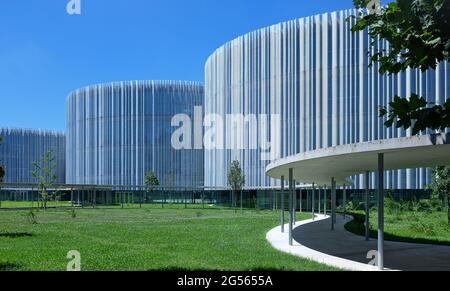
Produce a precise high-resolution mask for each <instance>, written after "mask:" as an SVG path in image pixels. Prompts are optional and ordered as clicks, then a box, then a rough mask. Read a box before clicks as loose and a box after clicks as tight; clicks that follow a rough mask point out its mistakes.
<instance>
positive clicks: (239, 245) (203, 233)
mask: <svg viewBox="0 0 450 291" xmlns="http://www.w3.org/2000/svg"><path fill="white" fill-rule="evenodd" d="M27 213H28V212H27V211H22V212H20V211H0V270H38V271H39V270H55V271H64V270H65V269H66V265H67V263H68V260H67V259H66V255H67V253H68V251H70V250H77V251H79V252H80V253H81V264H82V270H84V271H92V270H101V271H107V270H120V271H122V270H125V271H127V270H232V271H241V270H243V271H244V270H245V271H246V270H294V271H301V270H311V271H315V270H334V269H333V268H330V267H327V266H324V265H320V264H318V263H314V262H311V261H308V260H304V259H301V258H297V257H293V256H290V255H287V254H284V253H281V252H278V251H276V250H274V249H273V248H272V247H271V246H270V244H269V243H268V242H267V241H266V239H265V236H266V233H267V232H268V231H269V230H270V229H271V228H273V227H275V226H276V225H278V224H279V221H278V220H279V214H278V213H275V212H271V211H256V210H246V211H243V212H241V211H237V212H235V211H234V210H227V209H222V210H221V209H206V210H202V209H160V208H157V206H154V207H151V206H145V207H144V209H95V210H94V209H85V210H81V209H78V210H76V217H75V218H74V217H72V215H71V214H70V213H69V212H68V211H64V210H48V211H47V212H43V211H40V212H36V217H37V224H32V223H30V222H29V221H28V218H27ZM303 218H307V217H306V216H305V217H303Z"/></svg>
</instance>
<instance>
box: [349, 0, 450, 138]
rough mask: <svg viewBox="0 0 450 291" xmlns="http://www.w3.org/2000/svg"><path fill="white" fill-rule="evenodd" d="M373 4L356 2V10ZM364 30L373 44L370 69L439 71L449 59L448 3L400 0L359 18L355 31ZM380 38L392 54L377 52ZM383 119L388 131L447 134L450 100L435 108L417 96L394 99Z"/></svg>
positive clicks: (368, 0) (382, 113) (446, 0)
mask: <svg viewBox="0 0 450 291" xmlns="http://www.w3.org/2000/svg"><path fill="white" fill-rule="evenodd" d="M373 2H374V0H354V3H355V6H356V7H357V8H367V7H369V6H370V5H372V4H373ZM371 10H372V9H369V11H371ZM366 29H368V31H369V35H370V36H371V37H372V39H373V40H374V41H373V42H372V46H373V48H374V53H373V54H369V55H370V60H371V65H373V64H374V63H378V64H379V71H380V73H381V74H385V73H389V74H396V73H399V72H402V71H405V70H407V69H408V68H412V69H420V70H422V71H426V70H428V69H436V68H437V65H438V64H439V63H440V62H442V61H449V60H450V0H396V1H394V2H391V3H389V4H388V5H387V6H385V7H383V8H380V9H378V10H377V11H371V13H368V14H360V15H359V16H358V17H357V22H356V24H355V25H354V26H353V27H352V31H353V32H358V31H362V30H366ZM377 39H381V40H386V41H388V42H389V50H379V49H378V48H377V46H376V45H375V44H376V41H377ZM385 116H387V118H388V119H387V121H386V122H385V125H386V126H387V127H392V126H394V125H395V126H396V127H397V128H402V127H403V128H404V129H405V130H406V129H410V128H412V133H413V134H414V135H416V134H419V133H420V132H422V131H425V130H426V129H432V130H440V131H443V130H445V128H448V127H450V99H449V100H447V101H446V102H445V103H444V104H432V103H428V102H427V100H426V99H425V98H423V97H420V96H419V95H417V94H416V93H413V94H412V95H411V96H395V98H394V101H392V102H391V103H390V104H389V106H388V107H384V108H381V109H380V117H385Z"/></svg>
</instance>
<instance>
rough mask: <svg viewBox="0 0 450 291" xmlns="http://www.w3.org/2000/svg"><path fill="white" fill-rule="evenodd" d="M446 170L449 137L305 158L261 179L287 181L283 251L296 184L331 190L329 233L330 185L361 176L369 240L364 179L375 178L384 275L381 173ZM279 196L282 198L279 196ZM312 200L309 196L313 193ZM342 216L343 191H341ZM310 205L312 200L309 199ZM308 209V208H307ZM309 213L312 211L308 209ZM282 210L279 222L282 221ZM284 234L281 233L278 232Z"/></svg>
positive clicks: (333, 216)
mask: <svg viewBox="0 0 450 291" xmlns="http://www.w3.org/2000/svg"><path fill="white" fill-rule="evenodd" d="M449 164H450V133H447V134H436V135H425V136H414V137H406V138H397V139H388V140H379V141H372V142H366V143H359V144H351V145H344V146H338V147H333V148H326V149H321V150H317V151H312V152H306V153H303V154H299V155H296V156H292V157H288V158H285V159H282V160H279V161H277V162H275V163H273V164H270V165H269V166H268V168H267V175H269V176H270V177H272V178H275V179H281V180H282V181H283V183H282V188H283V189H284V179H285V178H286V177H289V190H290V191H289V245H290V246H292V245H293V224H294V217H295V209H296V205H295V199H294V196H297V193H294V189H295V188H296V185H295V183H294V180H295V181H297V182H303V183H310V184H316V185H330V184H331V213H332V214H331V229H332V230H334V229H335V224H336V219H337V217H336V184H342V185H344V186H345V185H348V184H351V183H350V181H347V180H346V179H347V178H348V177H351V176H354V175H358V174H362V173H365V174H366V175H365V183H364V184H365V187H366V203H365V204H366V211H365V212H366V239H369V210H370V209H369V188H368V173H369V172H375V171H376V172H378V189H377V190H378V256H377V257H378V259H377V260H378V267H379V269H380V270H383V269H384V187H385V185H384V171H385V170H398V169H408V168H421V167H436V166H442V165H449ZM282 196H283V195H282ZM313 197H314V191H313ZM343 200H344V202H343V207H344V213H345V205H346V204H345V189H344V199H343ZM313 201H314V198H313ZM313 204H314V202H313ZM313 213H314V208H313ZM283 215H284V209H282V221H283V219H284V217H283ZM283 230H284V229H282V231H283Z"/></svg>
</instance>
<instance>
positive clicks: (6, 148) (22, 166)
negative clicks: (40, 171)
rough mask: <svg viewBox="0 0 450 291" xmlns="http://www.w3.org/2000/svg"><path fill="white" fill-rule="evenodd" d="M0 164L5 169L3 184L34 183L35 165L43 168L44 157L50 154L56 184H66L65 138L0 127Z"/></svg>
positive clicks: (60, 134) (59, 134)
mask: <svg viewBox="0 0 450 291" xmlns="http://www.w3.org/2000/svg"><path fill="white" fill-rule="evenodd" d="M0 136H1V137H2V142H1V143H0V165H2V166H4V168H5V170H6V175H5V177H4V181H3V182H5V183H36V182H37V181H36V180H35V179H34V178H33V175H32V173H33V171H34V170H35V167H34V166H33V164H34V163H39V164H41V165H42V161H43V158H44V155H45V154H46V153H47V152H49V151H52V153H53V157H54V158H55V160H54V163H55V164H54V166H55V170H54V174H55V175H56V183H57V184H64V182H65V178H66V175H65V168H66V164H65V147H66V145H65V142H66V140H65V136H64V134H63V133H59V132H54V131H45V130H29V129H10V128H0Z"/></svg>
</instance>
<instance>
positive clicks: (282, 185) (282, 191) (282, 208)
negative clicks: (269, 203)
mask: <svg viewBox="0 0 450 291" xmlns="http://www.w3.org/2000/svg"><path fill="white" fill-rule="evenodd" d="M284 184H285V183H284V176H281V205H280V206H281V207H280V208H281V233H284V221H285V219H284Z"/></svg>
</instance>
